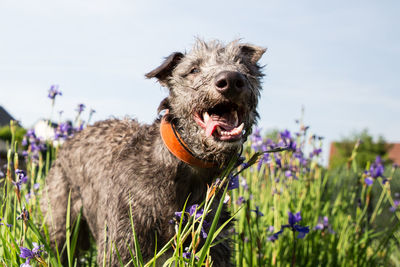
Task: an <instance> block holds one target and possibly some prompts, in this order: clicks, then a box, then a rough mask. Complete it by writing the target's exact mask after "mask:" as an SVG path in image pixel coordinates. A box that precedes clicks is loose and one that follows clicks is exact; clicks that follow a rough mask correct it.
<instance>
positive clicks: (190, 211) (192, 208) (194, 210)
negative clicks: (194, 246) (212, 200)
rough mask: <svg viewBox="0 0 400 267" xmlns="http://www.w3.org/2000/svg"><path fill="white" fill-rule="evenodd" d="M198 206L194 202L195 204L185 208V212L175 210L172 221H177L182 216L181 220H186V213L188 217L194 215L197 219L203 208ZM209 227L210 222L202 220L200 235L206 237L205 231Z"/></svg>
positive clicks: (202, 212) (201, 214)
mask: <svg viewBox="0 0 400 267" xmlns="http://www.w3.org/2000/svg"><path fill="white" fill-rule="evenodd" d="M198 207H199V205H197V204H195V205H192V206H190V207H189V208H187V209H186V212H184V213H183V212H182V211H177V212H175V218H174V220H173V221H172V222H174V221H175V222H177V223H179V220H180V219H181V218H182V221H183V222H186V219H185V215H188V216H189V217H194V219H195V220H198V219H199V218H200V217H201V216H203V214H204V209H198ZM182 216H183V217H182ZM209 227H210V224H209V223H207V221H206V220H203V225H202V227H201V235H202V237H203V238H207V231H208V230H207V229H208V228H209ZM206 230H207V231H206Z"/></svg>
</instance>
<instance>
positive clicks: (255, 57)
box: [239, 44, 267, 64]
mask: <svg viewBox="0 0 400 267" xmlns="http://www.w3.org/2000/svg"><path fill="white" fill-rule="evenodd" d="M239 49H240V50H239V51H240V52H239V54H240V55H241V56H242V57H243V58H245V59H247V60H249V61H250V63H252V64H256V63H257V62H258V61H259V60H260V58H261V57H262V55H263V54H264V53H265V51H267V49H266V48H263V47H259V46H255V45H252V44H241V45H240V48H239Z"/></svg>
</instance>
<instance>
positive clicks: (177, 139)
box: [160, 116, 217, 169]
mask: <svg viewBox="0 0 400 267" xmlns="http://www.w3.org/2000/svg"><path fill="white" fill-rule="evenodd" d="M160 133H161V138H162V140H163V142H164V144H165V146H166V147H167V148H168V150H169V151H170V152H171V153H172V154H173V155H174V156H175V157H177V158H178V159H179V160H181V161H183V162H185V163H187V164H189V165H191V166H194V167H198V168H203V169H208V168H214V167H217V164H216V163H215V162H212V161H206V160H203V159H199V158H197V157H196V156H195V155H194V153H193V152H192V151H191V150H190V148H189V147H188V146H187V144H185V142H184V141H183V140H182V138H181V136H180V135H179V133H178V131H177V130H176V129H175V125H174V124H173V123H172V122H168V121H167V120H166V119H165V116H164V117H163V118H162V119H161V124H160Z"/></svg>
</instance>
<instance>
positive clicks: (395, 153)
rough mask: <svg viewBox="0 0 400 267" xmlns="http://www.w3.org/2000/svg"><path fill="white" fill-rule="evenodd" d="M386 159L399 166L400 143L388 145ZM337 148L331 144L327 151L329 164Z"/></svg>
mask: <svg viewBox="0 0 400 267" xmlns="http://www.w3.org/2000/svg"><path fill="white" fill-rule="evenodd" d="M388 147H389V149H388V151H387V153H388V158H389V159H390V160H391V161H393V163H396V164H397V165H400V143H388ZM337 153H338V152H337V148H336V146H335V143H331V147H330V150H329V162H331V160H332V158H333V157H334V156H335V155H336V154H337Z"/></svg>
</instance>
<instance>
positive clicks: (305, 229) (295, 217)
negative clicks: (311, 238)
mask: <svg viewBox="0 0 400 267" xmlns="http://www.w3.org/2000/svg"><path fill="white" fill-rule="evenodd" d="M288 215H289V219H288V224H285V225H282V227H281V230H280V231H278V232H276V233H274V234H273V235H272V236H269V237H268V240H269V241H271V242H274V241H276V240H277V239H278V237H279V235H280V234H282V233H283V231H284V230H285V228H288V229H290V230H291V231H292V232H293V233H295V232H298V233H299V234H298V235H297V238H304V237H305V236H306V234H308V233H309V232H310V227H309V226H301V225H299V224H298V223H299V222H300V221H301V219H302V218H301V214H300V211H299V212H297V213H296V214H293V213H291V212H290V211H289V212H288Z"/></svg>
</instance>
